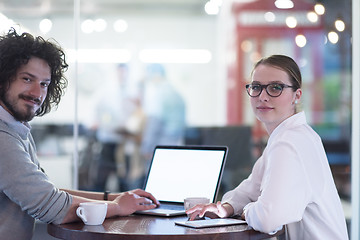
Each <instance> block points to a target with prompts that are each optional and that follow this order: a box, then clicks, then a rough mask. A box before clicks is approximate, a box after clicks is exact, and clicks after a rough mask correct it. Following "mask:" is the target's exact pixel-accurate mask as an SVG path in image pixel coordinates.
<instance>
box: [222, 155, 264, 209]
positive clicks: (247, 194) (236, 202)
mask: <svg viewBox="0 0 360 240" xmlns="http://www.w3.org/2000/svg"><path fill="white" fill-rule="evenodd" d="M263 171H264V167H263V159H262V157H260V158H259V159H258V160H257V161H256V163H255V165H254V167H253V169H252V172H251V174H250V176H249V177H248V178H247V179H245V180H244V181H242V182H241V183H240V184H239V186H237V187H236V188H235V189H233V190H231V191H229V192H227V193H225V194H224V196H223V198H222V200H221V202H222V203H229V204H230V205H231V206H232V207H233V209H234V215H237V214H242V212H243V208H244V207H245V205H246V204H248V203H250V202H254V201H256V200H257V199H258V197H259V195H260V185H261V180H262V175H263Z"/></svg>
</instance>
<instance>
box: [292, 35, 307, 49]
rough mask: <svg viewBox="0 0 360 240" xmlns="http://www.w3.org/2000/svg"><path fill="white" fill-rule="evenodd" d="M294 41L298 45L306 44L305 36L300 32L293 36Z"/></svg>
mask: <svg viewBox="0 0 360 240" xmlns="http://www.w3.org/2000/svg"><path fill="white" fill-rule="evenodd" d="M295 43H296V45H297V46H298V47H301V48H302V47H305V45H306V37H305V36H304V35H302V34H299V35H297V36H296V37H295Z"/></svg>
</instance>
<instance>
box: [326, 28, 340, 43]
mask: <svg viewBox="0 0 360 240" xmlns="http://www.w3.org/2000/svg"><path fill="white" fill-rule="evenodd" d="M328 38H329V41H330V42H331V43H332V44H335V43H337V42H338V41H339V35H338V34H337V33H336V32H334V31H331V32H329V33H328Z"/></svg>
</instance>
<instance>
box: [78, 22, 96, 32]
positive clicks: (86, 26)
mask: <svg viewBox="0 0 360 240" xmlns="http://www.w3.org/2000/svg"><path fill="white" fill-rule="evenodd" d="M81 30H82V31H83V32H84V33H92V32H93V31H94V30H95V24H94V21H93V20H91V19H86V20H85V21H83V22H82V23H81Z"/></svg>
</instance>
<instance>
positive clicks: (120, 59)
mask: <svg viewBox="0 0 360 240" xmlns="http://www.w3.org/2000/svg"><path fill="white" fill-rule="evenodd" d="M66 54H67V56H68V57H67V61H68V62H75V61H76V60H77V61H78V62H80V63H125V62H129V61H130V60H131V52H130V50H128V49H79V50H75V49H67V50H66Z"/></svg>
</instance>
